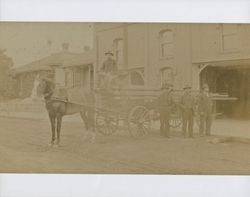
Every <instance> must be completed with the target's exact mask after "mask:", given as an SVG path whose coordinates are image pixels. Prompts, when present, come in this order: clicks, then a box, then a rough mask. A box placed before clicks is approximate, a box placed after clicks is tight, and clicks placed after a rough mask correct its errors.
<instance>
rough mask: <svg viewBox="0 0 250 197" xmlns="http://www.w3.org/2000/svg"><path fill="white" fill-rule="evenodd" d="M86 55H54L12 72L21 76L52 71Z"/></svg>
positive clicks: (14, 69)
mask: <svg viewBox="0 0 250 197" xmlns="http://www.w3.org/2000/svg"><path fill="white" fill-rule="evenodd" d="M84 54H85V53H71V52H59V53H53V54H51V55H49V56H47V57H44V58H42V59H39V60H36V61H33V62H31V63H28V64H25V65H23V66H20V67H17V68H13V69H12V70H11V72H12V73H14V74H21V73H26V72H34V71H44V70H45V71H46V70H52V69H53V68H52V66H63V65H65V63H66V62H74V60H75V59H77V60H78V59H79V57H81V56H84Z"/></svg>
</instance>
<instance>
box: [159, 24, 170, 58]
mask: <svg viewBox="0 0 250 197" xmlns="http://www.w3.org/2000/svg"><path fill="white" fill-rule="evenodd" d="M159 36H160V57H161V58H169V57H173V55H174V34H173V31H172V30H171V29H164V30H162V31H160V33H159Z"/></svg>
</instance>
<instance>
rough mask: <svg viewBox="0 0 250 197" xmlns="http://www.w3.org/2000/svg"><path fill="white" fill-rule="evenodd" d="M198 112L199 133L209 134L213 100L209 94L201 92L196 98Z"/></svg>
mask: <svg viewBox="0 0 250 197" xmlns="http://www.w3.org/2000/svg"><path fill="white" fill-rule="evenodd" d="M198 112H199V115H200V135H204V129H205V127H206V130H205V134H206V135H210V132H211V125H212V113H213V101H212V98H211V96H210V95H209V94H205V93H201V94H200V95H199V99H198Z"/></svg>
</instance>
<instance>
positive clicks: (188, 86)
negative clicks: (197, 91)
mask: <svg viewBox="0 0 250 197" xmlns="http://www.w3.org/2000/svg"><path fill="white" fill-rule="evenodd" d="M191 88H192V87H191V86H190V85H186V86H185V87H184V88H183V89H184V90H185V89H191Z"/></svg>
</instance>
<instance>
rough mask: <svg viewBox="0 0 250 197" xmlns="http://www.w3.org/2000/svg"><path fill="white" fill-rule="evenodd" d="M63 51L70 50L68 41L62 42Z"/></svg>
mask: <svg viewBox="0 0 250 197" xmlns="http://www.w3.org/2000/svg"><path fill="white" fill-rule="evenodd" d="M62 51H63V52H68V51H69V43H68V42H64V43H62Z"/></svg>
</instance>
